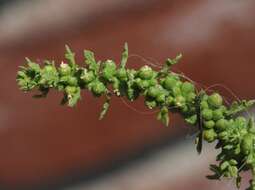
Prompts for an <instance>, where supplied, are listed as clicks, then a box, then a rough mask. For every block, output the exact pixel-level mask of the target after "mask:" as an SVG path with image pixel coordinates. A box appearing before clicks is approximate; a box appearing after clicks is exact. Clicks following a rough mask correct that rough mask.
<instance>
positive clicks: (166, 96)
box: [17, 44, 255, 190]
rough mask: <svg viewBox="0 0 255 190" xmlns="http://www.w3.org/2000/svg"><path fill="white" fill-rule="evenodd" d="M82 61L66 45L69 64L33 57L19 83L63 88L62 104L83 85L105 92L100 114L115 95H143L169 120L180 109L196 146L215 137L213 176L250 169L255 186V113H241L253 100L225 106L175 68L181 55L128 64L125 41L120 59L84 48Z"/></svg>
mask: <svg viewBox="0 0 255 190" xmlns="http://www.w3.org/2000/svg"><path fill="white" fill-rule="evenodd" d="M84 57H85V60H84V63H85V64H84V66H79V65H78V64H76V61H75V54H74V53H73V52H72V51H71V50H70V48H69V47H68V46H66V54H65V58H66V63H64V62H62V63H61V64H60V66H59V67H56V66H55V64H54V61H45V64H44V66H43V67H41V66H40V65H39V64H38V63H35V62H33V61H31V60H29V59H26V60H27V66H25V67H21V69H20V71H18V75H17V83H18V85H19V87H20V89H21V90H23V91H25V92H27V91H31V90H32V89H38V90H39V91H40V94H38V95H35V97H46V96H47V94H48V92H49V90H50V89H56V90H58V91H61V92H63V99H62V101H61V103H62V104H68V105H69V106H71V107H72V106H75V105H76V103H77V102H78V100H80V98H81V90H83V89H87V90H89V91H90V92H91V93H92V94H93V95H94V96H95V97H100V96H104V97H105V99H106V101H105V103H104V105H103V109H102V111H101V114H100V119H102V118H103V117H104V116H105V114H106V113H107V110H108V108H109V105H110V100H111V96H112V95H115V96H118V97H126V98H127V99H128V100H130V101H134V100H136V99H137V98H138V97H139V96H143V97H144V101H145V105H146V106H147V107H148V108H149V109H158V110H159V111H158V114H157V119H158V120H160V121H162V122H163V123H164V124H165V125H166V126H168V125H169V112H177V113H179V114H181V116H182V117H183V118H184V119H185V121H186V122H187V123H188V124H190V125H194V126H198V129H199V134H198V136H197V141H196V142H197V150H198V152H199V153H200V152H201V149H202V140H205V141H207V142H209V143H211V142H215V141H216V142H217V145H216V148H217V149H220V150H221V152H220V154H219V155H218V156H217V161H218V165H211V170H212V171H213V172H214V173H213V174H212V175H210V176H208V178H209V179H221V177H227V178H230V177H231V178H235V179H236V185H237V187H239V186H240V182H241V177H240V172H242V171H246V170H250V171H251V172H252V175H253V179H252V180H251V181H250V187H249V188H248V190H255V151H254V150H255V149H254V148H255V144H254V142H255V124H254V120H253V118H252V117H250V118H248V119H247V118H244V117H241V116H238V113H240V112H243V111H246V110H247V109H248V108H249V107H250V106H252V105H253V104H254V101H245V100H243V101H240V102H233V103H232V105H230V106H226V105H225V104H224V101H223V98H222V96H221V95H220V94H218V93H212V94H206V92H205V91H203V90H198V89H197V88H196V87H195V86H194V84H193V83H192V82H189V81H187V80H183V77H181V76H179V75H178V74H176V73H174V72H172V71H171V67H172V65H174V64H176V63H177V62H178V61H179V60H180V58H181V55H178V56H176V58H174V59H167V60H166V62H165V64H164V66H163V68H162V69H161V70H159V71H155V70H153V69H152V68H151V67H149V66H147V65H145V66H143V67H141V68H140V69H138V70H134V69H129V68H126V63H127V59H128V47H127V44H125V46H124V51H123V53H122V57H121V61H120V64H119V65H117V64H116V63H115V62H114V61H113V60H106V61H102V62H101V61H96V59H95V57H94V54H93V52H91V51H87V50H85V51H84Z"/></svg>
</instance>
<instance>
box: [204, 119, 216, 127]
mask: <svg viewBox="0 0 255 190" xmlns="http://www.w3.org/2000/svg"><path fill="white" fill-rule="evenodd" d="M214 126H215V122H214V121H213V120H210V121H205V122H204V125H203V127H204V128H206V129H212V128H213V127H214Z"/></svg>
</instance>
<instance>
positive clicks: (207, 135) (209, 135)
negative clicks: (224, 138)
mask: <svg viewBox="0 0 255 190" xmlns="http://www.w3.org/2000/svg"><path fill="white" fill-rule="evenodd" d="M203 137H204V139H205V140H206V141H207V142H213V141H214V140H215V139H216V137H217V134H216V133H215V131H214V130H213V129H208V130H204V131H203Z"/></svg>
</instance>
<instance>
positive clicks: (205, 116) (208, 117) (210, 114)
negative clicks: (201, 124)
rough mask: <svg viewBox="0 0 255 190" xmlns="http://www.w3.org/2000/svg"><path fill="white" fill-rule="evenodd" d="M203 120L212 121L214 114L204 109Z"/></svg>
mask: <svg viewBox="0 0 255 190" xmlns="http://www.w3.org/2000/svg"><path fill="white" fill-rule="evenodd" d="M201 114H202V117H203V119H205V120H211V119H212V117H213V112H212V110H210V109H204V110H202V112H201Z"/></svg>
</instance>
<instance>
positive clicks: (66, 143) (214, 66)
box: [0, 0, 255, 190]
mask: <svg viewBox="0 0 255 190" xmlns="http://www.w3.org/2000/svg"><path fill="white" fill-rule="evenodd" d="M254 18H255V1H252V0H244V1H240V0H214V1H210V0H189V1H184V0H137V1H133V0H101V1H95V0H72V1H70V0H16V1H14V0H13V1H11V0H4V1H3V0H1V1H0V83H1V84H0V189H1V190H2V189H3V190H13V189H15V190H16V189H17V190H19V189H25V190H29V189H31V190H40V189H45V190H51V189H52V190H56V189H61V190H62V189H64V190H120V189H121V190H155V189H157V190H169V189H171V190H183V189H207V190H210V189H212V190H214V189H224V190H226V189H235V188H234V186H233V185H232V182H231V181H222V182H213V181H208V180H207V179H205V175H207V174H208V173H209V171H208V165H209V163H213V162H214V159H215V155H216V152H215V151H214V148H213V146H214V145H206V146H205V148H204V151H203V154H202V155H201V156H198V155H197V153H196V151H195V145H194V129H191V128H190V127H189V126H186V125H185V124H184V122H183V121H182V120H181V119H180V118H179V117H178V116H176V115H171V121H170V127H169V128H165V127H163V126H162V124H161V123H160V122H158V121H156V119H155V114H151V115H143V114H138V113H136V112H134V111H133V110H131V109H130V108H129V107H128V106H126V105H125V104H123V102H122V101H121V100H119V99H117V98H115V99H114V101H113V102H112V107H111V109H110V111H109V113H108V115H107V117H106V118H105V119H104V120H103V121H98V119H97V117H98V113H99V111H100V108H101V105H102V103H103V100H102V99H94V98H93V97H92V96H91V95H90V94H88V93H84V94H83V99H82V101H80V102H79V104H78V106H77V107H76V108H74V109H71V108H67V107H63V106H60V105H59V100H60V98H61V95H60V94H58V93H55V92H52V93H50V95H49V97H48V98H47V99H43V100H35V99H32V98H31V94H24V93H22V92H21V91H19V90H18V88H17V85H16V81H15V77H16V72H17V70H18V66H20V65H22V64H24V57H30V58H31V59H34V60H38V61H40V60H42V59H44V58H47V59H55V60H56V61H57V62H58V63H60V62H61V61H62V60H63V59H64V57H63V54H64V45H65V44H68V45H70V46H71V47H72V49H73V50H74V51H75V52H76V55H77V60H78V61H79V62H82V52H83V49H84V48H86V49H90V50H93V51H95V53H96V56H97V58H98V59H109V58H111V59H115V60H116V61H119V59H120V53H121V50H122V46H123V44H124V42H128V43H129V48H130V54H131V55H132V56H131V57H130V61H129V63H128V66H129V67H135V68H137V67H140V66H142V65H143V64H148V61H149V62H151V63H153V64H156V65H160V64H162V63H163V62H164V60H165V59H166V58H167V57H174V56H175V55H176V54H177V53H179V52H182V53H183V55H184V58H183V59H182V61H181V62H180V64H179V65H177V66H176V67H175V69H176V71H177V72H182V73H185V74H186V75H187V76H188V77H190V78H192V79H193V80H194V81H197V82H199V85H203V86H211V85H213V84H224V85H225V86H227V87H228V88H229V89H232V90H233V92H234V93H235V94H236V95H237V96H238V97H239V98H245V99H251V98H254V95H255V88H254V82H253V81H254V69H255V56H254V54H255V38H254V34H255V22H254ZM145 59H146V60H147V61H145ZM214 89H215V90H218V91H220V92H221V93H222V94H224V96H226V98H228V99H230V100H233V99H235V98H236V97H234V96H233V95H232V94H231V93H229V92H228V91H227V90H226V89H224V88H214ZM131 106H132V107H135V108H136V109H138V110H142V111H144V107H143V102H142V100H140V101H137V102H135V103H132V104H131ZM247 177H248V176H247ZM245 185H247V180H246V182H245V183H244V186H243V187H242V188H244V187H245Z"/></svg>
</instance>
